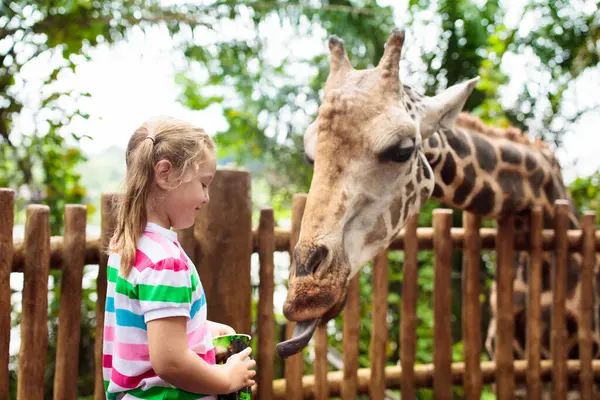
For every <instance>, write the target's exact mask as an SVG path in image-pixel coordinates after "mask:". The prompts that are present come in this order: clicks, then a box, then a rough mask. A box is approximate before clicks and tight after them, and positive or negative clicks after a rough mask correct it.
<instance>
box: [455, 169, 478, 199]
mask: <svg viewBox="0 0 600 400" xmlns="http://www.w3.org/2000/svg"><path fill="white" fill-rule="evenodd" d="M463 174H464V177H463V181H462V183H461V184H460V186H458V188H456V191H455V192H454V198H453V199H452V201H453V202H454V204H462V203H463V202H464V201H465V199H466V198H467V197H468V196H469V194H471V191H472V190H473V187H474V186H475V179H476V178H475V167H473V164H469V165H467V166H466V167H465V169H464V170H463Z"/></svg>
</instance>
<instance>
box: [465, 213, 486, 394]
mask: <svg viewBox="0 0 600 400" xmlns="http://www.w3.org/2000/svg"><path fill="white" fill-rule="evenodd" d="M463 226H464V229H465V250H464V263H463V279H462V285H463V300H462V328H463V340H464V359H465V370H466V373H465V383H464V388H465V397H466V398H467V399H479V398H480V397H481V387H482V381H481V364H480V363H481V302H480V301H479V296H480V295H481V288H480V286H481V285H480V283H479V281H480V275H481V273H480V268H481V237H480V236H479V228H480V227H481V217H480V216H478V215H475V214H471V213H468V212H465V213H464V214H463Z"/></svg>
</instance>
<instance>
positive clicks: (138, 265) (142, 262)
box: [134, 250, 152, 272]
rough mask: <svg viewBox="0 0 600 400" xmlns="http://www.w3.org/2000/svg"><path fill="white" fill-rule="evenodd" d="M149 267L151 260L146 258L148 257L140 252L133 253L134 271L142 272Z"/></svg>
mask: <svg viewBox="0 0 600 400" xmlns="http://www.w3.org/2000/svg"><path fill="white" fill-rule="evenodd" d="M151 265H152V260H150V258H148V256H147V255H146V254H145V253H144V252H142V251H140V250H136V251H135V265H134V267H135V269H137V270H138V271H140V272H142V271H143V270H145V269H146V268H148V267H149V266H151Z"/></svg>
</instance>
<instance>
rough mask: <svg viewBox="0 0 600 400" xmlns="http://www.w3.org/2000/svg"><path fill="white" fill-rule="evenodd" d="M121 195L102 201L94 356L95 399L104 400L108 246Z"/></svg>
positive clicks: (107, 194)
mask: <svg viewBox="0 0 600 400" xmlns="http://www.w3.org/2000/svg"><path fill="white" fill-rule="evenodd" d="M118 199H119V195H118V194H116V193H105V194H103V195H102V197H101V199H100V202H101V203H100V213H101V220H100V263H99V268H98V278H97V279H96V288H97V289H96V290H97V295H98V300H97V302H96V342H95V343H94V345H95V347H94V356H95V365H96V379H95V386H94V399H95V400H104V399H105V398H106V393H105V391H104V377H103V375H102V372H103V371H102V355H103V340H104V307H105V305H106V284H107V281H106V279H107V277H106V269H107V266H108V255H107V254H106V251H107V250H108V244H109V242H110V238H111V236H112V234H113V232H114V230H115V226H116V215H115V210H116V206H117V204H116V202H117V201H118Z"/></svg>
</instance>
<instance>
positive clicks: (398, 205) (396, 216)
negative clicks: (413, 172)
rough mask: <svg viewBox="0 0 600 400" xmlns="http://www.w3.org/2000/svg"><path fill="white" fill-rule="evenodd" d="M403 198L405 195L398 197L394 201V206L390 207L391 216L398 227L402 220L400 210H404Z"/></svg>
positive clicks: (394, 225) (394, 224)
mask: <svg viewBox="0 0 600 400" xmlns="http://www.w3.org/2000/svg"><path fill="white" fill-rule="evenodd" d="M411 183H412V182H411ZM403 198H404V196H402V195H400V196H398V197H396V198H395V199H394V201H393V202H392V208H391V209H390V217H391V222H392V226H393V227H396V226H397V225H398V223H399V222H400V212H401V211H402V205H403V203H404V202H403V201H402V199H403Z"/></svg>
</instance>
